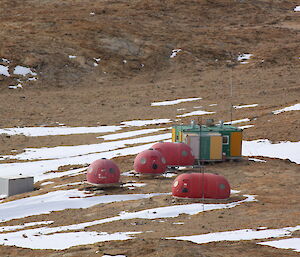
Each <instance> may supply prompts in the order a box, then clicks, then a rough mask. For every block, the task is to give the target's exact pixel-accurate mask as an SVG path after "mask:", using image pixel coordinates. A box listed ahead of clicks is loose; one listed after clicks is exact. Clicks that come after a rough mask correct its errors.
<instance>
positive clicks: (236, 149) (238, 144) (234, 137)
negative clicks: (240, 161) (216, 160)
mask: <svg viewBox="0 0 300 257" xmlns="http://www.w3.org/2000/svg"><path fill="white" fill-rule="evenodd" d="M230 141H231V144H230V155H231V156H232V157H235V156H238V157H240V156H241V155H242V132H232V133H231V136H230Z"/></svg>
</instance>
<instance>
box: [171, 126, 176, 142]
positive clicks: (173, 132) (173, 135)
mask: <svg viewBox="0 0 300 257" xmlns="http://www.w3.org/2000/svg"><path fill="white" fill-rule="evenodd" d="M172 142H176V129H175V128H172Z"/></svg>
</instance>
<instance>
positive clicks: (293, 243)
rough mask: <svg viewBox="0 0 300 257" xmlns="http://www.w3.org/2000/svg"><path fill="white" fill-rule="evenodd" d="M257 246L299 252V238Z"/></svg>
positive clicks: (263, 243)
mask: <svg viewBox="0 0 300 257" xmlns="http://www.w3.org/2000/svg"><path fill="white" fill-rule="evenodd" d="M299 11H300V9H299ZM257 244H260V245H267V246H271V247H275V248H280V249H292V250H293V251H295V252H300V238H288V239H281V240H277V241H268V242H262V243H257Z"/></svg>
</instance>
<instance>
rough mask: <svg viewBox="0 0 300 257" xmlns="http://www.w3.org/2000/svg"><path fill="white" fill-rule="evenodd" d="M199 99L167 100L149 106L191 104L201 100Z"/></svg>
mask: <svg viewBox="0 0 300 257" xmlns="http://www.w3.org/2000/svg"><path fill="white" fill-rule="evenodd" d="M201 99H202V98H201V97H194V98H186V99H177V100H167V101H163V102H153V103H151V106H166V105H175V104H179V103H183V102H191V101H197V100H201Z"/></svg>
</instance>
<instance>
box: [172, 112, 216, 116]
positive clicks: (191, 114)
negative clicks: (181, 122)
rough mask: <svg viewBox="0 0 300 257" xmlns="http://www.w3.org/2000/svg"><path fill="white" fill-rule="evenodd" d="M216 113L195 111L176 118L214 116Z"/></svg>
mask: <svg viewBox="0 0 300 257" xmlns="http://www.w3.org/2000/svg"><path fill="white" fill-rule="evenodd" d="M213 113H215V112H207V111H193V112H189V113H184V114H181V115H177V116H176V117H188V116H195V115H205V114H213Z"/></svg>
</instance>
